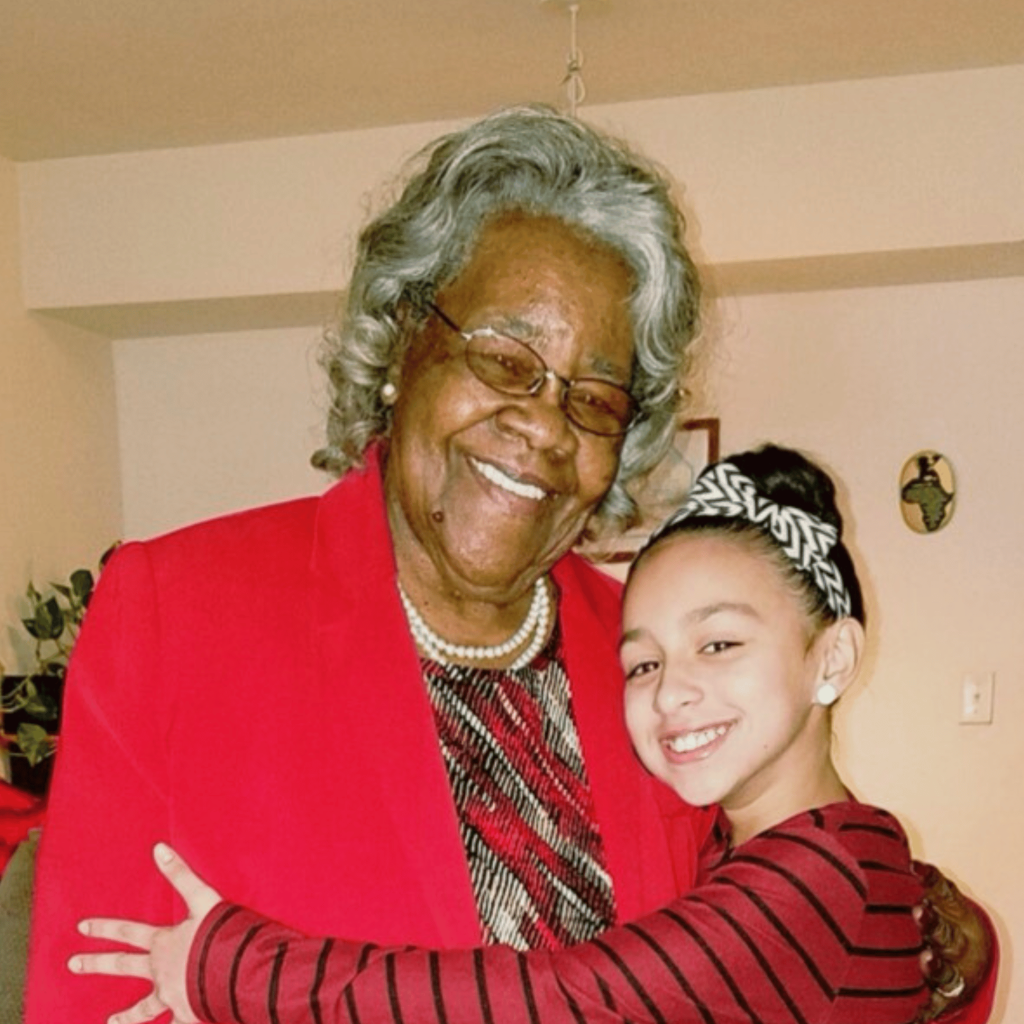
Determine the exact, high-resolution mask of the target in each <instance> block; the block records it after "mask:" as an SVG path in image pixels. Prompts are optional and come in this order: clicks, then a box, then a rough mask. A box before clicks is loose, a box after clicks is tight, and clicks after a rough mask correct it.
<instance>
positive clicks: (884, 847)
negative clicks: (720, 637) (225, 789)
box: [188, 801, 927, 1024]
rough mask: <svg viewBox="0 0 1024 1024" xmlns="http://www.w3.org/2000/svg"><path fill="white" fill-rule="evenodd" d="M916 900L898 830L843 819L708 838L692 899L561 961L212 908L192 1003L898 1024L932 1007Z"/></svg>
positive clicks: (851, 811)
mask: <svg viewBox="0 0 1024 1024" xmlns="http://www.w3.org/2000/svg"><path fill="white" fill-rule="evenodd" d="M920 898H921V888H920V885H919V883H918V882H917V880H916V878H915V877H914V875H913V873H912V872H911V870H910V854H909V850H908V846H907V841H906V837H905V835H904V833H903V831H902V829H901V828H900V826H899V824H898V823H897V822H896V821H895V819H894V818H893V817H892V816H891V815H889V814H888V813H887V812H885V811H882V810H879V809H877V808H873V807H869V806H867V805H864V804H858V803H855V802H852V801H851V802H846V803H838V804H833V805H830V806H828V807H824V808H820V809H817V810H813V811H808V812H805V813H802V814H799V815H797V816H795V817H793V818H791V819H789V820H788V821H785V822H782V823H781V824H779V825H777V826H775V827H774V828H771V829H769V830H768V831H766V832H763V833H761V834H760V835H758V836H756V837H754V838H753V839H751V840H749V841H748V842H746V843H744V844H743V845H741V846H739V847H737V848H736V849H735V850H732V851H730V850H729V848H728V843H727V837H726V836H725V835H724V834H723V832H722V831H721V830H718V831H716V833H715V835H714V836H713V837H712V838H711V839H710V840H709V842H708V845H707V848H706V849H705V850H704V853H703V857H702V862H701V870H700V875H699V877H698V882H697V886H696V887H695V888H694V889H693V890H692V891H691V892H690V893H689V894H687V895H686V896H683V897H681V898H679V899H678V900H676V901H675V902H673V903H672V904H671V905H669V906H668V907H665V908H664V909H663V910H661V911H659V912H657V913H655V914H652V915H650V916H648V917H645V918H643V919H641V920H640V921H637V922H635V923H633V924H628V925H624V926H622V927H617V928H613V929H611V930H609V931H608V932H605V933H604V934H603V935H602V936H600V937H599V938H597V939H593V940H591V941H590V942H587V943H584V944H581V945H578V946H574V947H572V948H569V949H565V950H560V951H555V952H551V951H547V950H534V951H530V952H526V953H523V952H517V951H515V950H512V949H509V948H507V947H502V946H492V947H488V948H485V949H477V950H455V951H444V952H430V951H425V950H418V949H411V948H410V949H383V948H380V947H377V946H373V945H368V944H365V943H355V942H345V941H341V940H336V939H313V938H308V937H306V936H303V935H301V934H299V933H297V932H295V931H292V930H291V929H289V928H287V927H285V926H283V925H279V924H276V923H273V922H270V921H268V920H266V919H265V918H262V917H260V916H259V915H258V914H255V913H253V912H252V911H249V910H246V909H243V908H240V907H236V906H232V905H229V904H222V905H220V906H219V907H218V908H216V909H215V910H214V911H213V912H212V913H211V914H210V915H209V916H208V917H207V918H206V920H205V921H204V922H203V924H202V927H201V929H200V932H199V934H198V936H197V938H196V941H195V943H194V944H193V947H192V953H191V957H190V962H189V972H188V984H189V998H190V1000H191V1003H192V1006H193V1009H194V1012H195V1013H196V1014H197V1016H199V1017H201V1018H202V1019H203V1020H205V1021H235V1020H238V1021H245V1022H246V1024H311V1022H312V1024H328V1022H330V1024H341V1022H351V1024H426V1022H435V1021H436V1022H438V1024H470V1022H472V1024H488V1022H493V1024H513V1022H514V1024H519V1022H523V1024H527V1022H529V1024H548V1022H551V1024H555V1022H563V1021H566V1022H570V1021H571V1022H577V1024H578V1022H581V1021H588V1022H611V1021H620V1022H621V1021H633V1022H641V1021H645V1022H652V1024H668V1022H673V1024H683V1022H700V1024H739V1022H743V1024H757V1022H760V1024H776V1022H780V1024H781V1022H786V1024H791V1022H801V1024H907V1022H909V1021H912V1020H913V1019H914V1017H915V1014H916V1012H917V1010H918V1008H919V1007H920V1006H922V1005H923V1004H924V1003H925V1002H926V1000H927V992H926V989H925V986H924V981H923V978H922V975H921V971H920V968H919V966H918V954H919V952H920V949H921V939H920V934H919V931H918V928H917V925H916V924H915V923H914V920H913V917H912V914H911V910H912V907H913V906H914V904H915V903H917V902H918V901H919V900H920Z"/></svg>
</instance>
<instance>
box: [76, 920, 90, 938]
mask: <svg viewBox="0 0 1024 1024" xmlns="http://www.w3.org/2000/svg"><path fill="white" fill-rule="evenodd" d="M78 930H79V931H80V932H81V933H82V934H83V935H88V934H89V922H88V921H79V922H78Z"/></svg>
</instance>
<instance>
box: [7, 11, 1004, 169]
mask: <svg viewBox="0 0 1024 1024" xmlns="http://www.w3.org/2000/svg"><path fill="white" fill-rule="evenodd" d="M580 4H581V6H580V12H579V24H578V38H579V45H580V48H581V50H582V51H583V55H584V60H585V65H584V77H585V81H586V86H587V98H586V103H587V104H604V103H612V102H618V101H623V100H636V99H648V98H651V97H655V96H681V95H687V94H693V93H701V92H719V91H729V90H738V89H754V88H761V87H767V86H778V85H787V84H800V83H811V82H825V81H831V80H841V79H853V78H867V77H877V76H885V75H902V74H916V73H922V72H930V71H950V70H956V69H965V68H978V67H986V66H992V65H1002V64H1018V63H1024V2H1022V0H856V2H853V0H580ZM568 51H569V14H568V11H567V9H566V7H565V6H564V3H563V0H546V2H540V0H392V2H391V3H380V2H376V0H0V155H3V156H6V157H7V158H9V159H12V160H16V161H21V160H35V159H42V158H48V157H63V156H75V155H82V154H92V153H109V152H119V151H130V150H138V149H151V148H162V147H174V146H193V145H203V144H210V143H217V142H230V141H241V140H246V139H254V138H268V137H275V136H288V135H304V134H310V133H318V132H329V131H340V130H346V129H353V128H365V127H370V126H377V125H388V124H399V123H407V122H416V121H429V120H435V119H449V118H460V117H469V116H475V115H479V114H482V113H485V112H486V111H488V110H491V109H493V108H494V107H497V106H500V105H502V104H506V103H512V102H520V101H525V100H538V101H544V102H551V103H556V104H563V105H564V101H565V94H564V90H563V88H562V86H561V79H562V77H563V75H564V72H565V66H566V57H567V54H568Z"/></svg>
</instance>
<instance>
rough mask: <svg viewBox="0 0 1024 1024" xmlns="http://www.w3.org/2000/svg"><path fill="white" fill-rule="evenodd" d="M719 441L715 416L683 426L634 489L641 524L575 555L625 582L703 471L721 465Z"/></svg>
mask: <svg viewBox="0 0 1024 1024" xmlns="http://www.w3.org/2000/svg"><path fill="white" fill-rule="evenodd" d="M720 435H721V427H720V423H719V420H718V417H717V416H705V417H701V418H699V419H684V420H682V421H681V422H680V424H679V428H678V430H677V431H676V435H675V438H674V439H673V441H672V447H671V448H670V449H669V451H668V453H667V454H666V455H665V457H664V458H663V459H662V460H661V462H659V463H658V465H657V466H655V467H654V469H652V470H651V471H650V473H648V474H647V476H646V477H644V478H643V480H642V481H640V482H639V483H638V485H637V486H635V487H633V488H631V491H632V494H633V497H634V498H636V501H637V504H638V505H639V506H640V513H641V517H642V518H641V520H640V522H639V523H638V524H637V525H636V526H634V527H632V528H631V529H629V530H626V531H625V532H624V533H620V534H617V535H614V536H600V537H597V538H595V539H594V540H588V541H584V542H583V543H581V544H579V545H577V547H576V551H577V552H578V553H579V554H581V555H583V556H584V557H585V558H587V559H589V560H590V561H591V562H593V563H594V564H595V565H596V566H597V567H598V568H600V569H603V570H605V571H607V572H609V573H610V574H611V575H612V576H615V577H617V578H619V579H624V578H625V574H626V569H627V568H628V567H629V563H630V562H631V561H632V560H633V557H634V556H635V555H636V553H637V551H639V550H640V548H641V547H642V546H643V544H644V542H645V541H646V540H647V538H648V537H649V536H650V534H651V531H652V530H653V529H654V528H655V527H656V526H658V525H659V524H660V523H661V522H662V520H664V519H665V518H666V517H667V516H668V515H669V514H670V513H671V512H673V511H674V510H675V509H676V508H678V507H679V505H680V504H682V502H683V499H684V498H685V497H686V493H687V491H688V490H689V489H690V485H691V484H692V483H693V481H694V480H695V479H696V478H697V475H698V474H699V473H700V471H701V470H702V469H704V467H705V466H707V465H710V464H711V463H712V462H717V461H718V458H719V451H720Z"/></svg>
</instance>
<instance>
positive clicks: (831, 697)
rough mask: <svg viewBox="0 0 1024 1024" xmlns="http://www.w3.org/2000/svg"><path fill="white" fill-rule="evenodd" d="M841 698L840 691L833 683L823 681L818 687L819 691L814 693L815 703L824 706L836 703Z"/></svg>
mask: <svg viewBox="0 0 1024 1024" xmlns="http://www.w3.org/2000/svg"><path fill="white" fill-rule="evenodd" d="M838 699H839V692H838V691H837V690H836V688H835V687H834V686H833V685H832V684H831V683H822V684H821V686H819V687H818V692H817V693H816V694H815V695H814V702H815V704H820V705H821V706H822V707H823V708H827V707H828V706H829V705H830V704H835V702H836V701H837V700H838Z"/></svg>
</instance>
